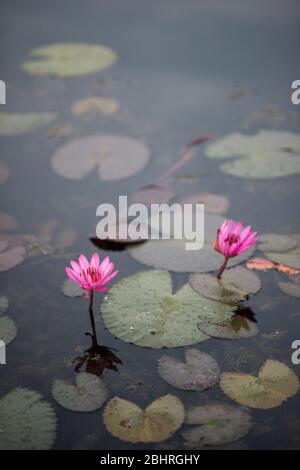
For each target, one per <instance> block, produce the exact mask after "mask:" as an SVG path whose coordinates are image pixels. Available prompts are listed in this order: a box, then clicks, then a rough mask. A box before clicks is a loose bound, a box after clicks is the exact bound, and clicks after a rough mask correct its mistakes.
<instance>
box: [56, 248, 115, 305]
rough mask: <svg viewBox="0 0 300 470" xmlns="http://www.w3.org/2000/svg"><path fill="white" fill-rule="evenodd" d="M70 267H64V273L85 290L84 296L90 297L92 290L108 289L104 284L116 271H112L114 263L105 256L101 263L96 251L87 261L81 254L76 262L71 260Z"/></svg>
mask: <svg viewBox="0 0 300 470" xmlns="http://www.w3.org/2000/svg"><path fill="white" fill-rule="evenodd" d="M70 264H71V268H70V267H66V268H65V269H66V273H67V275H68V277H69V278H70V279H72V281H74V282H76V283H77V284H78V285H79V286H80V287H82V289H84V290H86V291H87V293H86V294H84V295H85V297H90V293H91V292H92V291H95V290H96V291H101V292H105V291H107V290H108V287H106V284H107V283H108V282H109V281H111V280H112V279H113V278H114V277H116V275H117V274H118V271H114V267H115V265H114V263H113V262H112V261H110V258H109V256H106V258H104V260H103V261H102V263H100V258H99V255H98V253H94V254H93V255H92V257H91V260H90V261H88V259H87V258H86V256H85V255H83V254H81V255H80V256H79V258H78V262H77V261H74V260H71V261H70Z"/></svg>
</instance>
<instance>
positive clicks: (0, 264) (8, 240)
mask: <svg viewBox="0 0 300 470" xmlns="http://www.w3.org/2000/svg"><path fill="white" fill-rule="evenodd" d="M25 254H26V250H25V248H24V246H23V245H21V244H20V242H16V241H15V239H14V238H13V237H9V236H4V235H2V236H1V238H0V272H1V271H7V270H8V269H11V268H14V267H15V266H17V265H18V264H20V263H22V261H24V258H25Z"/></svg>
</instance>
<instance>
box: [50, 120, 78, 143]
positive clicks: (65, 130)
mask: <svg viewBox="0 0 300 470" xmlns="http://www.w3.org/2000/svg"><path fill="white" fill-rule="evenodd" d="M72 133H73V128H72V126H71V125H70V124H67V123H64V124H59V125H57V126H54V127H50V128H49V129H48V137H49V139H65V138H66V137H69V136H70V135H71V134H72Z"/></svg>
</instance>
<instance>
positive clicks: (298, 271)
mask: <svg viewBox="0 0 300 470" xmlns="http://www.w3.org/2000/svg"><path fill="white" fill-rule="evenodd" d="M275 266H276V269H277V271H279V272H280V273H285V274H289V275H290V276H297V275H298V274H300V269H295V268H290V267H289V266H287V265H286V264H282V263H280V264H276V265H275Z"/></svg>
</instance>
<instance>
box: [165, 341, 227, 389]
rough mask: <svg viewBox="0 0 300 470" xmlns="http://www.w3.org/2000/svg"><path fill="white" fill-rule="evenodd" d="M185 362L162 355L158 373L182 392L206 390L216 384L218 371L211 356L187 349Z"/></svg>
mask: <svg viewBox="0 0 300 470" xmlns="http://www.w3.org/2000/svg"><path fill="white" fill-rule="evenodd" d="M185 361H186V362H181V361H179V360H178V359H176V358H175V357H171V356H166V355H164V356H162V357H161V358H160V359H159V361H158V373H159V375H160V376H161V377H162V378H163V379H164V380H165V381H166V382H168V383H169V384H170V385H173V387H176V388H180V389H182V390H198V391H200V390H206V389H207V388H210V387H213V385H215V384H216V383H217V381H218V379H219V375H220V369H219V366H218V364H217V362H216V361H215V359H214V358H213V357H212V356H209V355H208V354H206V353H204V352H202V351H198V350H197V349H187V350H186V351H185Z"/></svg>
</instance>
